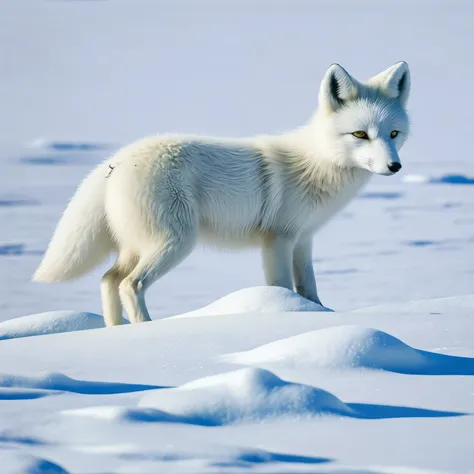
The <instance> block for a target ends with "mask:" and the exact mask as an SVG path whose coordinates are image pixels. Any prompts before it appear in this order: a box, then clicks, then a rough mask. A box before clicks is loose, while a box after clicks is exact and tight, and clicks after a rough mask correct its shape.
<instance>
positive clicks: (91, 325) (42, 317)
mask: <svg viewBox="0 0 474 474" xmlns="http://www.w3.org/2000/svg"><path fill="white" fill-rule="evenodd" d="M103 327H105V324H104V318H103V317H102V316H100V315H99V314H95V313H78V312H76V311H48V312H46V313H37V314H30V315H28V316H22V317H21V318H15V319H9V320H8V321H4V322H2V323H0V341H1V340H3V339H16V338H19V337H29V336H41V335H44V334H55V333H61V332H71V331H83V330H85V329H97V328H103Z"/></svg>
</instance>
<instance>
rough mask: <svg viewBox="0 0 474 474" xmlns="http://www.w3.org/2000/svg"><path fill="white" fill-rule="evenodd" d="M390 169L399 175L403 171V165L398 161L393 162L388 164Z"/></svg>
mask: <svg viewBox="0 0 474 474" xmlns="http://www.w3.org/2000/svg"><path fill="white" fill-rule="evenodd" d="M388 169H389V170H390V171H391V172H392V173H394V174H395V173H398V172H399V171H400V170H401V169H402V164H401V163H398V162H397V161H391V162H390V163H389V164H388Z"/></svg>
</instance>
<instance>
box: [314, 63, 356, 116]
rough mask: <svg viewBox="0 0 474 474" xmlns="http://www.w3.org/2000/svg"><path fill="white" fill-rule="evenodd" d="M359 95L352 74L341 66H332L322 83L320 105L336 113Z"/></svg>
mask: <svg viewBox="0 0 474 474" xmlns="http://www.w3.org/2000/svg"><path fill="white" fill-rule="evenodd" d="M357 93H358V90H357V85H356V83H355V82H354V80H353V79H352V77H351V76H350V74H349V73H348V72H347V71H346V70H345V69H344V68H343V67H342V66H339V64H332V65H331V66H330V67H329V69H328V70H327V72H326V74H325V76H324V78H323V80H322V82H321V87H320V89H319V104H320V105H321V106H322V107H326V108H328V110H331V111H335V110H337V109H338V108H339V107H341V105H342V104H343V103H344V102H345V101H347V100H351V99H355V98H356V97H357Z"/></svg>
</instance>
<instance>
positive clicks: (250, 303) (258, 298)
mask: <svg viewBox="0 0 474 474" xmlns="http://www.w3.org/2000/svg"><path fill="white" fill-rule="evenodd" d="M287 311H331V310H330V309H329V308H325V307H324V306H321V305H319V304H317V303H313V302H312V301H309V300H307V299H306V298H303V297H302V296H300V295H298V294H297V293H295V292H293V291H290V290H288V289H287V288H280V287H268V286H258V287H252V288H243V289H242V290H238V291H235V292H234V293H231V294H230V295H226V296H224V297H222V298H220V299H219V300H217V301H214V303H211V304H210V305H207V306H205V307H204V308H200V309H197V310H195V311H190V312H188V313H184V314H178V315H177V316H174V317H175V318H195V317H199V316H215V315H219V314H237V313H259V312H265V313H284V312H287Z"/></svg>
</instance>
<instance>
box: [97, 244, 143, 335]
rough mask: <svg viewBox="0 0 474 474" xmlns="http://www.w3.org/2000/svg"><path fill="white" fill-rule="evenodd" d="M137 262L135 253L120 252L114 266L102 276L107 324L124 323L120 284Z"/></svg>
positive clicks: (103, 303)
mask: <svg viewBox="0 0 474 474" xmlns="http://www.w3.org/2000/svg"><path fill="white" fill-rule="evenodd" d="M137 262H138V259H137V257H136V256H135V255H131V254H128V253H120V254H119V256H118V258H117V261H116V262H115V264H114V266H113V267H112V268H111V269H110V270H109V271H108V272H106V273H105V274H104V276H103V277H102V280H101V283H100V291H101V296H102V311H103V315H104V320H105V325H106V326H117V325H119V324H123V317H122V303H121V301H120V295H119V285H120V282H121V281H122V280H123V279H124V278H125V277H126V276H127V275H128V274H129V273H130V272H131V271H132V270H133V268H134V267H135V266H136V265H137Z"/></svg>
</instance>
